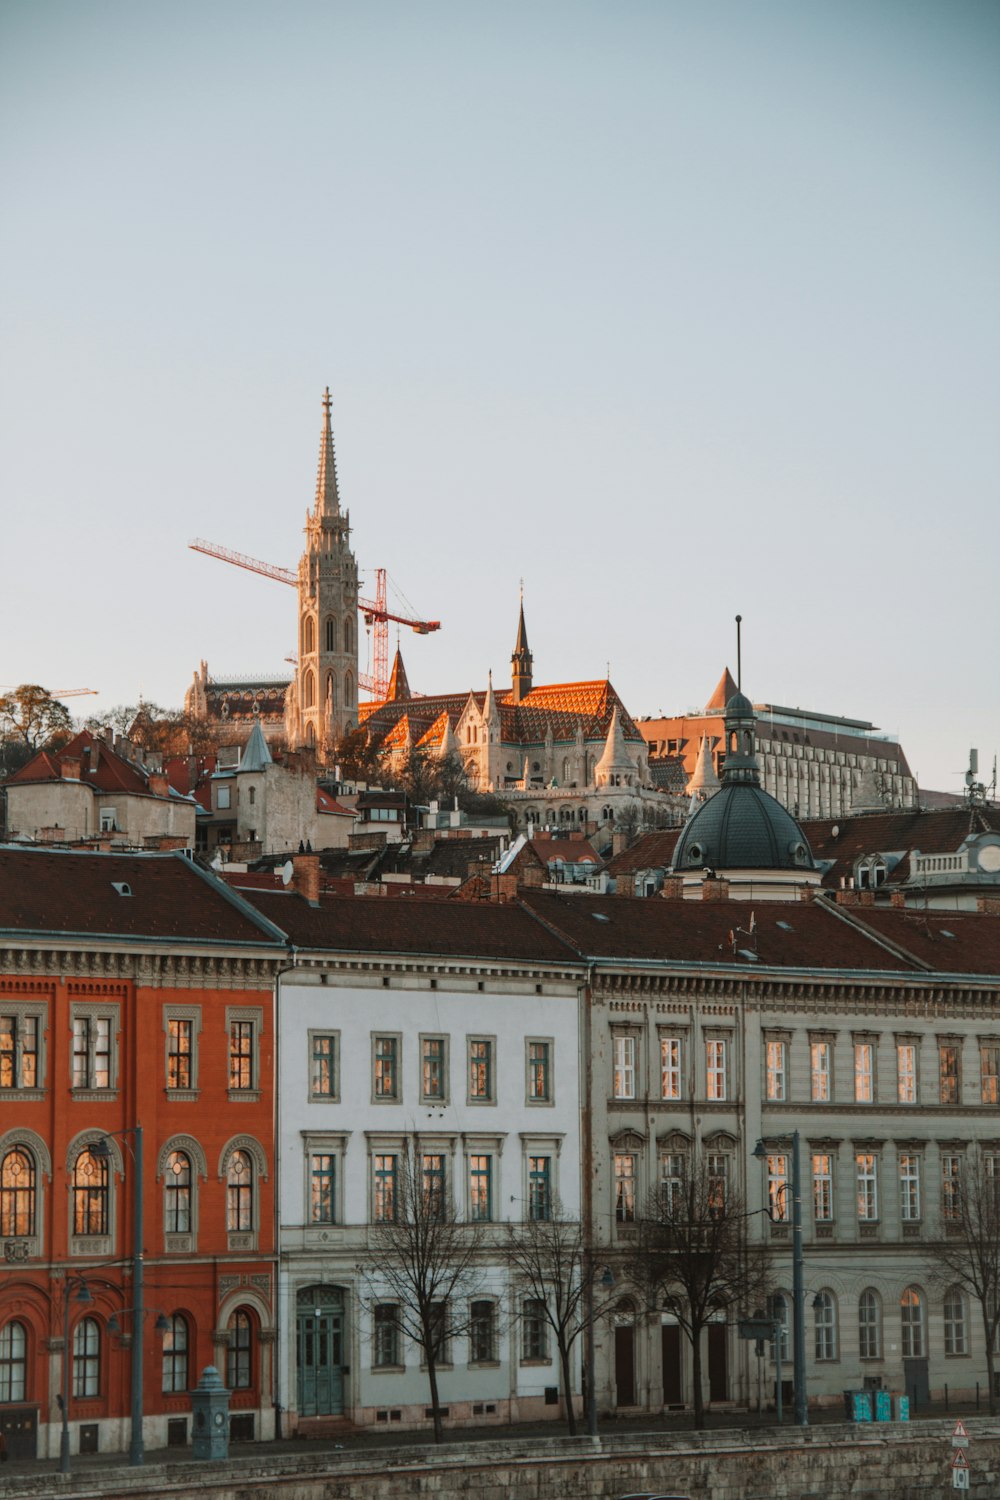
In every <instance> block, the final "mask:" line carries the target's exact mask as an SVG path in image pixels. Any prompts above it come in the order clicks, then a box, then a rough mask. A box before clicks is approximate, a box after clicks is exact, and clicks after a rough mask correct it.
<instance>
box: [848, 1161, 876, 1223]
mask: <svg viewBox="0 0 1000 1500" xmlns="http://www.w3.org/2000/svg"><path fill="white" fill-rule="evenodd" d="M854 1163H855V1171H856V1175H857V1199H858V1219H859V1220H860V1221H861V1222H862V1223H866V1222H873V1221H874V1220H876V1219H877V1218H878V1156H877V1155H876V1154H875V1152H874V1151H859V1152H858V1153H857V1155H856V1156H855V1158H854Z"/></svg>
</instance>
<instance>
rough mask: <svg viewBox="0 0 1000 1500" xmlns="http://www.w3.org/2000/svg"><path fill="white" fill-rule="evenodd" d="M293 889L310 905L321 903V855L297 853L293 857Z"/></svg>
mask: <svg viewBox="0 0 1000 1500" xmlns="http://www.w3.org/2000/svg"><path fill="white" fill-rule="evenodd" d="M292 890H293V891H298V893H299V895H300V896H304V897H305V898H306V900H307V901H308V902H309V905H310V906H318V905H319V855H318V854H296V855H294V856H293V858H292Z"/></svg>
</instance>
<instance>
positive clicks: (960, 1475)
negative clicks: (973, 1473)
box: [951, 1469, 969, 1490]
mask: <svg viewBox="0 0 1000 1500" xmlns="http://www.w3.org/2000/svg"><path fill="white" fill-rule="evenodd" d="M951 1487H952V1489H953V1490H967V1489H968V1488H969V1471H968V1469H952V1471H951Z"/></svg>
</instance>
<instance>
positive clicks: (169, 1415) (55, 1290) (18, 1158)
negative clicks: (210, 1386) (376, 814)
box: [0, 850, 282, 1457]
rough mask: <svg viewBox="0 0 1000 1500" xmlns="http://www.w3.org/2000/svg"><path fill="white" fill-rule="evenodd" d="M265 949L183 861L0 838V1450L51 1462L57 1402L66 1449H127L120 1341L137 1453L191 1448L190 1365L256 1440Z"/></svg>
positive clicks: (270, 1300)
mask: <svg viewBox="0 0 1000 1500" xmlns="http://www.w3.org/2000/svg"><path fill="white" fill-rule="evenodd" d="M57 924H58V926H57ZM178 934H183V936H179V935H178ZM281 949H282V942H281V936H280V934H278V932H277V929H274V928H272V927H271V925H270V924H269V923H267V922H266V921H264V920H263V919H261V918H260V917H259V916H257V915H256V914H254V913H252V912H251V911H250V909H249V908H247V907H246V906H245V905H244V903H242V902H241V901H239V899H238V898H237V899H233V898H232V896H231V895H230V894H229V893H228V892H226V891H224V890H221V889H220V888H219V887H218V884H217V882H215V881H214V880H212V879H211V878H210V877H206V876H205V875H204V874H202V872H200V871H199V870H197V869H196V868H195V867H194V866H193V865H192V864H191V863H190V862H189V861H188V860H186V859H184V858H183V857H181V856H142V855H133V856H115V855H95V854H89V853H88V854H69V853H52V852H48V851H40V850H25V851H20V850H19V851H16V852H15V851H13V850H2V851H0V1247H2V1255H3V1261H2V1263H0V1413H2V1418H0V1420H2V1423H3V1426H4V1428H5V1429H6V1433H5V1435H6V1438H7V1444H8V1448H9V1449H10V1451H11V1452H12V1453H23V1454H24V1455H25V1456H31V1455H37V1456H39V1457H44V1456H49V1457H54V1456H56V1455H57V1454H58V1452H59V1447H60V1439H61V1436H62V1431H63V1417H62V1404H61V1403H62V1400H63V1398H64V1396H65V1398H66V1402H67V1417H68V1428H69V1442H70V1451H71V1453H74V1454H75V1453H77V1452H79V1451H87V1450H110V1451H121V1450H124V1449H126V1448H128V1447H129V1440H130V1432H131V1411H132V1391H133V1385H132V1378H133V1377H132V1346H133V1340H134V1339H135V1338H136V1337H138V1338H139V1339H140V1341H141V1349H142V1371H143V1382H142V1385H143V1401H142V1410H143V1413H144V1419H143V1424H142V1430H143V1434H144V1438H145V1442H146V1443H147V1444H148V1445H150V1446H155V1447H162V1446H165V1445H166V1444H167V1443H168V1442H178V1443H179V1442H187V1441H188V1440H189V1438H190V1420H191V1417H190V1412H191V1398H190V1392H191V1390H192V1389H193V1388H194V1387H195V1385H196V1384H197V1382H198V1379H199V1378H200V1375H201V1372H202V1370H203V1369H204V1368H205V1366H207V1365H215V1366H217V1367H218V1369H219V1371H220V1373H221V1375H222V1377H223V1379H224V1381H225V1382H226V1384H227V1386H228V1387H229V1388H230V1389H231V1391H232V1398H231V1412H232V1416H233V1421H232V1432H233V1435H234V1436H237V1437H240V1436H245V1437H254V1438H262V1437H263V1438H266V1437H268V1436H270V1435H271V1433H272V1432H273V1427H274V1407H273V1404H272V1390H273V1380H272V1347H273V1338H274V1303H275V1284H274V1282H275V1239H274V1205H273V1179H274V1142H273V1088H272V1079H273V1065H274V1042H273V1033H272V1004H271V996H272V985H273V974H274V971H275V970H276V969H277V967H278V966H279V964H280V962H281ZM137 1127H141V1129H137ZM140 1144H141V1158H142V1159H141V1165H140V1162H139V1160H138V1157H137V1148H138V1147H139V1145H140ZM140 1178H141V1181H142V1202H141V1214H137V1209H138V1203H137V1185H138V1181H139V1180H140ZM137 1224H139V1225H141V1244H139V1243H138V1241H137ZM140 1250H141V1255H142V1275H143V1282H144V1298H143V1306H144V1315H143V1316H142V1318H141V1319H140V1318H137V1315H136V1301H137V1299H136V1296H135V1292H134V1271H135V1267H136V1254H137V1251H140ZM133 1442H134V1438H133Z"/></svg>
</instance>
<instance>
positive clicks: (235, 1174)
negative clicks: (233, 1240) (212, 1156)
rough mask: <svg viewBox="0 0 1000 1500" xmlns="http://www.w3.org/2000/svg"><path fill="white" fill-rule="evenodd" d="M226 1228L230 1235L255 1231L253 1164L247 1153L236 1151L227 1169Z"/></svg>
mask: <svg viewBox="0 0 1000 1500" xmlns="http://www.w3.org/2000/svg"><path fill="white" fill-rule="evenodd" d="M226 1228H227V1229H228V1230H229V1232H230V1234H236V1233H244V1232H246V1231H248V1230H252V1229H253V1163H252V1162H251V1160H250V1154H249V1152H247V1151H234V1152H233V1153H232V1155H231V1156H230V1158H229V1165H228V1167H227V1169H226Z"/></svg>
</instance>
